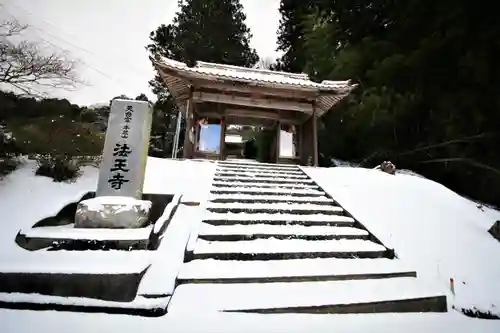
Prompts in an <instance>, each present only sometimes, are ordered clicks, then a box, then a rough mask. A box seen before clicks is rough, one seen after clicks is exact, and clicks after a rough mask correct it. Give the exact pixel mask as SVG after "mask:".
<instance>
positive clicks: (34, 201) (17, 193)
mask: <svg viewBox="0 0 500 333" xmlns="http://www.w3.org/2000/svg"><path fill="white" fill-rule="evenodd" d="M213 165H214V164H213V163H210V162H198V161H171V160H162V159H156V158H149V159H148V165H147V173H146V182H145V191H146V192H149V193H183V194H185V196H186V200H187V201H203V200H205V199H206V197H205V193H206V191H207V188H208V186H209V185H210V183H211V177H212V176H211V175H212V174H213ZM33 167H34V163H33V162H27V163H26V164H25V165H24V166H23V167H21V168H20V169H19V170H17V171H15V172H14V173H12V174H10V175H9V176H8V177H6V178H5V179H4V180H2V181H1V182H0V198H1V200H0V212H2V215H3V219H2V221H1V222H0V235H1V236H0V237H1V238H0V240H1V244H2V245H1V246H2V252H3V254H2V255H1V256H0V260H1V261H5V260H7V258H8V260H9V261H12V262H15V261H16V257H18V258H21V257H22V256H24V253H23V251H22V250H20V249H19V248H18V247H17V246H16V245H15V243H14V241H13V238H14V236H15V235H16V233H17V231H18V230H19V229H21V228H25V227H29V226H30V225H31V224H32V223H33V222H34V221H35V220H37V219H40V218H42V217H44V216H47V215H51V214H53V213H54V212H55V211H57V210H58V209H60V207H61V206H63V205H64V204H66V203H68V202H71V201H73V200H75V198H78V197H79V196H80V195H81V194H82V193H85V192H86V191H90V190H93V189H94V188H95V185H96V180H97V169H95V168H92V167H85V169H84V174H83V176H82V177H81V178H79V179H78V180H77V182H76V183H74V184H65V183H54V182H52V181H50V180H49V179H47V178H44V177H35V176H34V175H33ZM303 170H304V171H305V173H306V174H307V175H309V177H311V178H312V179H313V180H314V181H315V182H316V183H318V184H320V186H321V187H322V188H323V190H324V191H326V192H327V193H328V194H329V195H331V196H332V197H333V198H334V199H335V201H337V202H338V203H339V204H340V205H342V207H344V208H345V209H346V210H347V211H349V213H351V214H352V215H353V217H355V218H356V219H357V220H359V221H360V222H361V223H362V224H363V225H364V226H365V227H366V228H367V229H368V230H370V231H371V232H372V233H373V234H374V235H375V236H376V237H377V238H379V239H380V240H381V241H382V242H383V243H384V244H385V245H386V246H388V247H390V248H393V249H395V252H396V255H397V256H398V257H400V258H401V259H404V260H405V261H406V262H407V263H409V264H411V265H412V266H413V267H415V268H416V270H417V273H418V276H419V278H422V279H424V280H425V281H426V283H428V284H429V285H432V286H433V288H435V289H438V290H442V291H444V292H446V293H448V295H449V297H448V303H449V312H448V313H443V314H378V315H329V316H319V315H267V316H258V315H244V314H229V313H204V314H202V313H198V315H197V320H195V321H193V320H191V319H190V318H192V314H189V313H185V312H184V313H182V312H181V313H172V314H167V315H165V316H162V317H159V318H151V319H149V318H141V317H134V316H132V317H130V316H121V315H120V316H116V315H105V314H80V313H57V312H32V311H18V310H4V309H0V322H1V323H2V326H3V325H4V324H5V325H6V327H7V332H30V331H32V330H33V329H34V327H42V326H43V327H44V329H43V330H42V332H51V333H52V332H59V331H60V332H63V331H67V328H68V325H70V323H71V326H72V327H73V328H72V330H74V331H75V332H88V331H92V330H95V329H99V330H102V329H103V328H105V329H106V328H109V329H112V328H113V327H115V328H116V326H115V325H120V327H121V330H122V331H124V332H129V331H130V332H133V331H136V330H138V329H140V330H141V331H144V332H146V331H147V332H149V331H151V332H152V331H155V330H158V329H159V328H160V327H163V328H164V327H176V328H179V330H178V331H177V330H176V332H194V331H197V332H233V331H235V330H236V329H237V330H238V331H248V332H256V331H258V332H263V331H266V332H299V331H303V330H304V329H305V327H307V328H308V331H311V332H313V331H325V330H329V331H331V330H333V329H335V331H336V332H340V331H346V332H353V331H359V332H366V331H367V330H369V331H371V332H379V331H380V332H401V331H402V330H403V329H404V331H407V332H423V331H425V332H442V331H450V332H473V331H474V332H498V330H499V328H500V324H499V323H498V321H487V320H478V319H472V318H468V317H466V316H464V315H462V314H460V312H459V311H454V310H453V309H452V307H455V308H457V309H462V308H463V309H478V310H481V311H482V312H491V313H492V314H495V315H500V311H499V310H498V307H499V306H500V286H499V284H498V280H499V278H500V266H498V265H494V264H492V263H496V262H499V261H500V244H499V242H498V241H497V240H495V239H494V238H493V237H492V236H490V235H489V234H488V232H487V231H488V229H489V227H490V226H491V225H492V224H493V222H494V221H495V220H496V219H500V212H498V211H495V210H492V209H489V208H485V207H480V208H478V205H477V204H476V203H474V202H472V201H469V200H467V199H465V198H463V197H461V196H459V195H458V194H456V193H454V192H452V191H450V190H449V189H447V188H446V187H444V186H442V185H440V184H438V183H435V182H433V181H430V180H427V179H425V178H421V177H415V176H411V175H406V174H397V175H395V176H390V175H387V174H384V173H382V172H380V171H376V170H370V169H362V168H341V167H338V168H328V169H327V168H306V167H304V168H303ZM48 193H50V195H47V194H48ZM19 207H26V208H27V207H29V209H19ZM82 258H84V257H82ZM485 258H487V259H485ZM450 278H453V279H454V281H455V296H454V295H452V294H451V292H450V285H449V281H450ZM220 296H222V295H220ZM227 296H228V297H231V296H230V295H227ZM179 300H180V301H182V299H178V300H177V301H178V302H179ZM186 307H187V308H190V305H189V304H187V305H186ZM75 323H76V325H75ZM37 330H38V331H40V330H39V329H37Z"/></svg>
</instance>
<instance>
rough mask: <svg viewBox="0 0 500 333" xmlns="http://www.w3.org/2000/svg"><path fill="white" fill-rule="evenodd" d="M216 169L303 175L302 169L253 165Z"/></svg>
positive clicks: (218, 168) (236, 171) (221, 170)
mask: <svg viewBox="0 0 500 333" xmlns="http://www.w3.org/2000/svg"><path fill="white" fill-rule="evenodd" d="M216 171H218V172H219V171H220V172H235V173H240V172H243V173H246V172H252V173H259V174H270V175H273V174H283V175H304V172H302V170H299V169H297V170H283V169H282V170H273V169H261V168H254V167H241V168H240V167H226V166H218V167H217V169H216Z"/></svg>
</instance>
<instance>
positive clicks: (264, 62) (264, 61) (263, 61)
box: [255, 57, 274, 69]
mask: <svg viewBox="0 0 500 333" xmlns="http://www.w3.org/2000/svg"><path fill="white" fill-rule="evenodd" d="M273 65H274V59H273V58H271V57H265V58H260V59H259V62H257V64H255V68H257V69H272V67H273Z"/></svg>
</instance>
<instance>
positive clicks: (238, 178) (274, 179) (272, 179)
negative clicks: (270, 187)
mask: <svg viewBox="0 0 500 333" xmlns="http://www.w3.org/2000/svg"><path fill="white" fill-rule="evenodd" d="M221 178H222V177H221V176H215V179H217V180H219V179H221ZM223 179H224V180H226V181H235V182H237V181H241V180H245V179H256V180H257V179H258V180H259V181H262V182H269V183H273V182H278V181H279V182H283V183H306V184H307V183H312V182H313V181H312V180H310V179H290V178H278V177H258V178H256V177H243V176H227V177H223Z"/></svg>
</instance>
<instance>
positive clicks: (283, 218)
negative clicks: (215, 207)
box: [203, 213, 355, 227]
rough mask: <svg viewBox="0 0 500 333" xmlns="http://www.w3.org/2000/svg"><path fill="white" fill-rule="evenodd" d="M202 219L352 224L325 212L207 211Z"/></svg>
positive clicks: (219, 223)
mask: <svg viewBox="0 0 500 333" xmlns="http://www.w3.org/2000/svg"><path fill="white" fill-rule="evenodd" d="M203 221H204V222H206V223H209V224H212V225H223V224H227V225H230V224H257V223H266V224H281V225H292V224H300V225H306V226H307V225H332V226H338V227H340V226H347V227H351V226H353V225H354V222H355V221H354V219H353V218H351V217H348V216H342V215H326V214H264V213H255V214H245V213H239V214H235V213H225V214H223V213H208V214H206V215H205V216H204V218H203Z"/></svg>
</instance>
